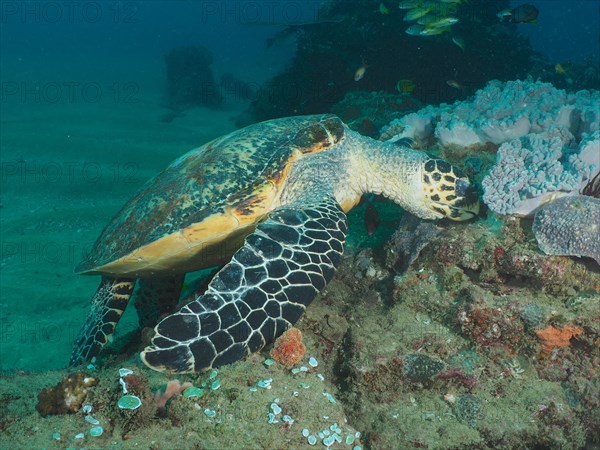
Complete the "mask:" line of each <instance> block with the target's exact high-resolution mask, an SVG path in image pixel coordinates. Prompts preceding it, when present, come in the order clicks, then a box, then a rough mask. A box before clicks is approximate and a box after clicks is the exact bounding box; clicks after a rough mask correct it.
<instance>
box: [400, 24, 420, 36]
mask: <svg viewBox="0 0 600 450" xmlns="http://www.w3.org/2000/svg"><path fill="white" fill-rule="evenodd" d="M423 30H424V28H423V25H419V24H414V25H411V26H410V27H408V28H407V29H406V31H405V33H406V34H410V35H411V36H421V33H422V32H423Z"/></svg>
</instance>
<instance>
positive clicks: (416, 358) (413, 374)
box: [403, 353, 446, 383]
mask: <svg viewBox="0 0 600 450" xmlns="http://www.w3.org/2000/svg"><path fill="white" fill-rule="evenodd" d="M445 367H446V364H444V362H443V361H440V360H439V359H437V358H432V357H431V356H428V355H423V354H420V353H418V354H411V355H406V356H405V357H404V365H403V371H404V375H405V376H406V378H407V379H408V380H409V381H412V382H413V383H427V382H429V381H431V380H432V379H433V378H434V377H435V376H437V375H438V374H439V373H440V372H441V371H442V370H444V368H445Z"/></svg>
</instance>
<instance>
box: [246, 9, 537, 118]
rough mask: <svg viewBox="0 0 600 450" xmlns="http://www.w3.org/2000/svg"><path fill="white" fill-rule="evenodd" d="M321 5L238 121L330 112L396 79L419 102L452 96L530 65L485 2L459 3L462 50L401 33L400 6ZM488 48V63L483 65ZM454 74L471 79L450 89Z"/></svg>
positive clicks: (521, 42)
mask: <svg viewBox="0 0 600 450" xmlns="http://www.w3.org/2000/svg"><path fill="white" fill-rule="evenodd" d="M322 5H323V6H322V7H321V9H320V10H319V14H318V17H319V23H315V24H314V25H311V26H304V27H302V32H301V33H299V34H297V46H296V52H295V54H294V56H293V58H292V61H291V63H290V64H289V66H288V67H287V68H286V69H285V70H284V72H283V73H281V74H279V75H276V76H275V77H273V78H272V79H271V80H269V81H268V82H267V83H265V84H264V86H263V89H261V90H260V92H259V95H258V97H257V99H256V101H255V102H253V103H252V105H251V106H250V109H249V111H248V113H247V114H246V115H245V117H243V118H242V119H241V120H243V122H240V123H239V125H242V124H244V125H245V124H247V123H248V122H253V121H260V120H265V119H271V118H274V117H282V116H290V115H297V114H314V113H323V112H327V111H330V110H331V107H332V106H333V105H334V104H335V103H337V102H339V101H340V100H341V99H342V98H343V97H344V96H345V95H346V94H347V93H349V92H351V91H354V90H358V89H360V90H363V91H377V92H381V91H385V92H387V93H389V94H396V93H397V92H398V91H399V89H397V83H398V81H399V80H406V81H408V82H409V85H411V86H413V85H414V92H412V94H411V95H412V96H413V97H415V98H416V99H418V100H419V101H422V102H435V103H439V102H442V101H447V102H449V101H454V100H456V99H457V98H464V97H465V96H467V95H469V94H470V93H472V91H473V90H475V89H477V88H479V87H481V86H483V85H484V84H485V83H486V81H487V80H490V79H493V78H498V79H503V80H506V79H514V78H516V77H519V76H524V75H525V73H526V72H527V70H528V69H529V67H530V65H531V63H530V56H531V54H532V50H531V47H530V45H529V43H528V41H527V40H526V39H524V38H522V37H520V36H519V34H518V33H514V32H512V30H511V26H501V27H499V26H498V25H497V21H498V19H497V17H495V13H494V12H493V11H491V9H490V8H489V5H488V2H487V1H485V0H471V1H470V2H469V4H468V5H466V4H465V3H464V2H463V4H462V5H460V6H459V7H458V8H457V9H458V10H457V11H456V18H457V19H459V23H458V24H456V25H455V26H454V27H453V30H456V32H457V33H460V36H461V37H462V40H464V44H465V45H463V46H462V48H461V47H459V46H458V45H457V44H456V43H455V42H453V41H452V38H451V37H450V36H449V35H445V36H435V37H432V38H423V37H421V36H411V35H408V34H406V33H405V30H406V21H405V20H404V15H405V11H403V10H401V9H399V8H397V7H394V8H392V7H389V13H388V14H385V15H382V14H381V13H380V12H379V11H378V10H377V3H372V2H350V3H348V2H346V1H343V0H332V1H329V2H324V3H322ZM388 6H389V5H388ZM506 6H508V1H505V0H501V1H499V2H496V3H495V4H494V8H492V9H496V8H500V9H501V8H503V7H506ZM332 18H335V20H327V19H332ZM492 53H493V54H494V64H493V65H491V64H489V62H488V61H489V55H490V54H492ZM363 65H366V71H365V72H364V76H363V77H362V78H360V79H359V80H357V81H355V80H354V74H355V72H356V70H357V69H358V68H359V67H361V66H363ZM451 78H456V79H458V80H462V81H463V82H464V83H465V84H467V83H466V81H468V87H467V88H465V89H464V90H457V89H454V88H452V87H450V86H448V85H447V83H446V82H447V81H448V80H449V79H451ZM400 91H401V90H400Z"/></svg>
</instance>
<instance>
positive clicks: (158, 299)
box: [134, 274, 185, 327]
mask: <svg viewBox="0 0 600 450" xmlns="http://www.w3.org/2000/svg"><path fill="white" fill-rule="evenodd" d="M184 278H185V275H183V274H182V275H173V276H170V277H154V278H142V279H140V282H139V287H138V290H137V291H136V294H135V301H134V305H135V309H136V310H137V313H138V318H139V323H140V326H141V327H153V326H154V325H156V322H158V319H159V318H160V317H161V316H164V315H165V314H169V313H172V312H174V311H175V309H176V308H177V303H178V301H179V294H180V293H181V287H182V286H183V279H184Z"/></svg>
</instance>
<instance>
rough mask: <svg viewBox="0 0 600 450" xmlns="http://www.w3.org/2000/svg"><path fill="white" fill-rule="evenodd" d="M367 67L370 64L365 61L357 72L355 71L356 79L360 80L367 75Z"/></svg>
mask: <svg viewBox="0 0 600 450" xmlns="http://www.w3.org/2000/svg"><path fill="white" fill-rule="evenodd" d="M367 67H369V66H367V65H366V64H365V63H363V64H362V66H360V67H359V68H358V69H356V72H354V81H360V80H362V79H363V77H364V76H365V72H366V71H367Z"/></svg>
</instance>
